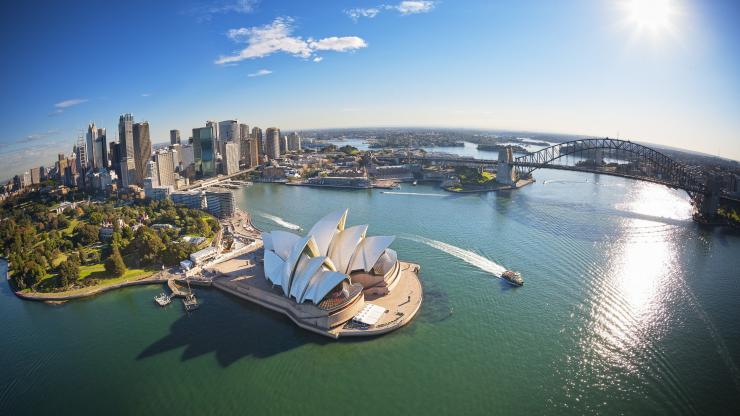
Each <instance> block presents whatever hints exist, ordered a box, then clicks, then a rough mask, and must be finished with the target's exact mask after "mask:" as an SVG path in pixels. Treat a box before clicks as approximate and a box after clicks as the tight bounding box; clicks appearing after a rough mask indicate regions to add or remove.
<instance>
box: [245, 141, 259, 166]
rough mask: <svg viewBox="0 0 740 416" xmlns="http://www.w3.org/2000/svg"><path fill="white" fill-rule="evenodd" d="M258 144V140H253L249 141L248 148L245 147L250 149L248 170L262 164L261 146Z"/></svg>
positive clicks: (247, 160)
mask: <svg viewBox="0 0 740 416" xmlns="http://www.w3.org/2000/svg"><path fill="white" fill-rule="evenodd" d="M257 143H258V142H257V139H254V138H252V139H249V140H248V141H247V146H245V147H247V148H248V149H249V152H248V155H247V159H246V164H247V167H248V168H253V167H256V166H257V165H259V164H260V162H259V146H258V144H257Z"/></svg>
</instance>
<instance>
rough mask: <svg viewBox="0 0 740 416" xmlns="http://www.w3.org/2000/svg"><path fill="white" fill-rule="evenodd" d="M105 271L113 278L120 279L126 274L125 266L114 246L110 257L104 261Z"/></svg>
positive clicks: (116, 247)
mask: <svg viewBox="0 0 740 416" xmlns="http://www.w3.org/2000/svg"><path fill="white" fill-rule="evenodd" d="M105 271H107V272H108V273H109V274H110V275H112V276H115V277H121V276H123V274H124V273H126V264H125V263H124V262H123V257H121V252H120V251H119V250H118V246H117V245H116V244H113V247H112V250H111V253H110V256H108V258H107V259H105Z"/></svg>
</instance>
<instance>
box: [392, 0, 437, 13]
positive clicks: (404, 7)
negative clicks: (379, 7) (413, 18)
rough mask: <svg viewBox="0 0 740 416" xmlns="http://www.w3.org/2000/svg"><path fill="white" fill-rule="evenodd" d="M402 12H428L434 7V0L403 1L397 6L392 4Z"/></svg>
mask: <svg viewBox="0 0 740 416" xmlns="http://www.w3.org/2000/svg"><path fill="white" fill-rule="evenodd" d="M391 8H394V9H396V10H398V11H399V12H401V14H416V13H427V12H430V11H432V9H434V2H433V1H427V0H412V1H402V2H400V3H398V5H396V6H391Z"/></svg>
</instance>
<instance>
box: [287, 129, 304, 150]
mask: <svg viewBox="0 0 740 416" xmlns="http://www.w3.org/2000/svg"><path fill="white" fill-rule="evenodd" d="M288 150H289V151H291V152H297V151H299V150H301V136H299V135H298V133H296V132H293V133H290V134H289V135H288Z"/></svg>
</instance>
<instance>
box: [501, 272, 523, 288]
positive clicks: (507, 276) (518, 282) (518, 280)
mask: <svg viewBox="0 0 740 416" xmlns="http://www.w3.org/2000/svg"><path fill="white" fill-rule="evenodd" d="M501 278H502V279H504V280H506V281H507V282H509V283H511V284H512V285H514V286H522V285H524V279H522V275H521V274H519V273H517V272H515V271H513V270H507V271H505V272H503V273H501Z"/></svg>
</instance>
